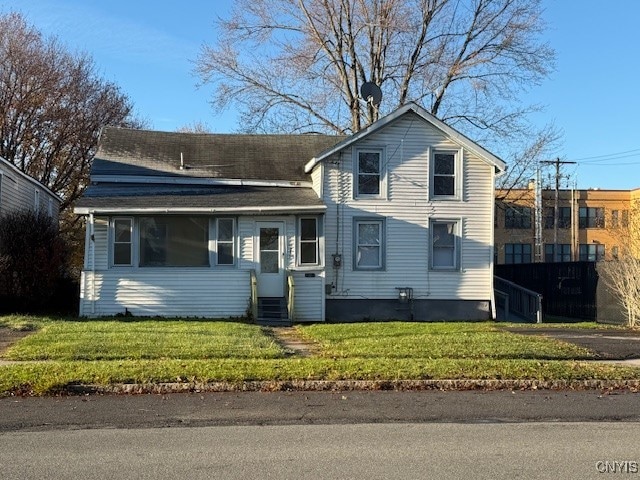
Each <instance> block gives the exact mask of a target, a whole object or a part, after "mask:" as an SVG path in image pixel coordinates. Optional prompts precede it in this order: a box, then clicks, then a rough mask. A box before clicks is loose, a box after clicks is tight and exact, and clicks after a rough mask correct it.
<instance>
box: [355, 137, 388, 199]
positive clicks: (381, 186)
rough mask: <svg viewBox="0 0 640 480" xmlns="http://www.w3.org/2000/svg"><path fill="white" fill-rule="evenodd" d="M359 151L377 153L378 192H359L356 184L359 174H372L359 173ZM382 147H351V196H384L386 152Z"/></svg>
mask: <svg viewBox="0 0 640 480" xmlns="http://www.w3.org/2000/svg"><path fill="white" fill-rule="evenodd" d="M360 153H377V154H378V157H379V168H378V177H379V178H378V193H360V191H359V188H358V185H359V183H360V182H359V180H360V175H373V174H370V173H362V174H361V173H360ZM385 153H386V152H385V148H384V147H366V148H365V147H362V148H354V149H353V197H354V198H356V199H357V198H360V199H362V198H365V199H375V198H386V197H387V192H386V154H385Z"/></svg>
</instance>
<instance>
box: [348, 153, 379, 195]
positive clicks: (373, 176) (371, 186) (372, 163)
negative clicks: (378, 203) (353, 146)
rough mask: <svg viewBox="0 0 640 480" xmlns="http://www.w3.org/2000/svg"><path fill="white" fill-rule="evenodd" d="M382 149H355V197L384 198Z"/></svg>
mask: <svg viewBox="0 0 640 480" xmlns="http://www.w3.org/2000/svg"><path fill="white" fill-rule="evenodd" d="M383 152H384V150H383V149H382V148H367V149H357V150H356V155H355V163H356V165H355V167H356V168H355V179H356V181H355V196H356V197H384V192H383V178H384V165H383Z"/></svg>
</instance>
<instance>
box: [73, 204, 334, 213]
mask: <svg viewBox="0 0 640 480" xmlns="http://www.w3.org/2000/svg"><path fill="white" fill-rule="evenodd" d="M326 209H327V207H326V205H306V206H297V207H293V206H276V207H149V208H130V207H123V208H112V207H111V208H110V207H76V208H74V209H73V213H75V214H76V215H92V214H118V215H126V214H152V213H161V214H172V213H176V214H187V213H198V214H207V213H209V214H211V213H224V214H233V213H238V214H243V215H251V214H255V215H261V214H262V215H264V214H282V213H286V214H292V213H323V212H324V211H326Z"/></svg>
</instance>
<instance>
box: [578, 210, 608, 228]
mask: <svg viewBox="0 0 640 480" xmlns="http://www.w3.org/2000/svg"><path fill="white" fill-rule="evenodd" d="M578 219H579V224H578V225H579V227H580V228H604V208H602V207H597V208H593V207H580V209H579V210H578Z"/></svg>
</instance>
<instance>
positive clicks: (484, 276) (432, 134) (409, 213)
mask: <svg viewBox="0 0 640 480" xmlns="http://www.w3.org/2000/svg"><path fill="white" fill-rule="evenodd" d="M369 145H370V146H371V147H373V148H375V147H376V146H378V147H379V146H380V145H384V146H385V150H386V152H387V155H386V161H387V164H386V177H387V187H386V188H387V191H388V197H387V199H386V201H384V202H381V201H380V200H379V199H353V195H350V194H349V193H350V192H349V188H351V187H350V186H351V185H353V180H352V178H351V176H350V175H351V174H352V172H353V171H354V170H353V165H352V163H353V158H354V157H353V155H351V154H349V152H346V153H345V154H343V155H335V156H334V157H332V158H330V159H327V161H326V162H325V176H324V182H325V186H324V191H325V195H324V201H325V203H326V204H327V213H326V216H325V230H324V237H325V238H326V241H327V243H326V249H325V252H326V253H325V262H327V264H328V265H331V264H332V255H333V254H336V253H337V254H340V255H342V268H341V269H339V270H338V271H337V273H338V274H337V275H336V273H335V272H336V270H334V269H329V270H327V272H326V275H327V278H326V283H334V285H335V288H334V289H333V293H332V295H331V296H330V297H328V298H336V299H340V298H344V299H347V298H365V299H366V298H387V299H393V298H397V295H398V291H397V290H396V287H411V288H413V292H414V298H416V299H461V300H489V299H490V298H491V285H492V270H491V263H492V256H493V203H494V191H493V182H494V173H493V170H494V167H493V166H492V165H489V164H488V163H486V162H485V161H483V160H481V159H480V158H478V157H476V156H475V155H473V154H472V153H471V152H470V151H469V150H467V149H462V148H461V147H460V146H459V145H458V144H456V143H455V142H453V141H452V140H450V139H449V138H447V137H446V136H445V135H444V134H443V133H441V132H440V131H438V130H436V129H435V128H433V127H432V126H431V125H429V124H428V123H426V122H424V121H423V120H421V119H419V118H418V117H416V116H413V114H407V115H405V116H403V117H402V118H400V119H398V121H396V122H394V123H391V124H390V125H388V126H386V127H384V128H382V129H380V130H379V131H377V132H376V133H374V134H372V135H370V136H369V137H365V138H364V139H363V140H361V141H360V142H358V147H359V148H367V147H368V146H369ZM434 150H435V151H454V152H457V153H458V155H461V157H460V158H459V159H458V160H459V161H458V165H459V168H460V171H459V174H458V176H457V178H456V181H457V182H458V184H459V190H458V197H459V198H458V201H435V200H433V201H432V200H431V199H430V197H429V181H430V179H429V162H430V156H431V152H432V151H434ZM368 216H371V217H383V218H385V219H386V220H385V221H386V225H385V233H386V236H385V241H384V244H385V269H384V271H375V270H374V271H371V270H369V271H366V270H356V269H355V268H354V265H355V263H354V262H355V260H354V250H353V245H354V243H355V239H354V231H353V220H354V219H355V218H362V217H368ZM434 218H435V219H439V218H444V219H459V224H458V228H459V239H460V244H459V252H458V255H457V260H458V262H459V263H458V269H457V271H455V272H451V271H439V270H433V269H431V268H430V254H429V221H430V219H434Z"/></svg>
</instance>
